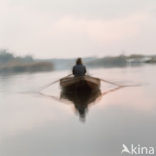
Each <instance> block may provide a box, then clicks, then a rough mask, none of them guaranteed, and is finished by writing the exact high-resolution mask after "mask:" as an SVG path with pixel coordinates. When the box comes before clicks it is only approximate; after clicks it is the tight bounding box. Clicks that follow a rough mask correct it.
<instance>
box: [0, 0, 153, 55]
mask: <svg viewBox="0 0 156 156" xmlns="http://www.w3.org/2000/svg"><path fill="white" fill-rule="evenodd" d="M155 40H156V0H74V1H73V0H56V1H53V0H0V48H1V49H4V48H6V49H9V50H10V51H12V52H14V53H15V54H17V55H26V54H33V55H34V56H35V57H38V58H48V57H78V56H82V57H84V56H95V55H96V56H105V55H117V54H121V53H122V52H124V53H125V54H130V53H143V54H156V44H155Z"/></svg>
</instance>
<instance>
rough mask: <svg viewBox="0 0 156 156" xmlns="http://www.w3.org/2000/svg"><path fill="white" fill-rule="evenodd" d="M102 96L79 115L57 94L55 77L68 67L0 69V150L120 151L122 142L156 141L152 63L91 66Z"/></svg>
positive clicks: (108, 154)
mask: <svg viewBox="0 0 156 156" xmlns="http://www.w3.org/2000/svg"><path fill="white" fill-rule="evenodd" d="M89 73H90V74H91V75H93V76H96V77H100V78H103V79H106V80H110V81H113V82H116V83H118V84H122V85H133V86H130V87H124V88H119V89H115V88H116V86H113V85H111V84H107V83H104V82H102V84H101V92H102V93H103V96H100V97H98V98H97V100H96V101H95V102H93V103H91V104H89V105H88V109H87V111H86V113H85V117H84V118H83V119H82V118H81V116H80V115H79V112H78V111H77V110H76V109H75V106H74V104H73V103H72V102H69V101H68V100H60V88H59V84H58V83H56V84H54V85H52V86H50V87H49V88H47V89H44V90H42V92H41V94H39V93H38V92H39V90H41V88H42V87H43V86H45V85H46V84H48V83H49V82H52V81H55V80H57V79H58V78H61V77H63V76H65V75H68V74H69V71H54V72H49V73H34V74H30V73H25V74H16V75H0V156H120V155H121V150H122V145H123V144H125V145H126V146H128V147H130V146H131V144H134V145H135V146H138V145H139V146H147V147H149V146H154V147H156V137H155V132H156V81H155V79H156V66H142V67H134V68H132V67H131V68H109V69H98V70H97V69H96V70H90V71H89ZM155 152H156V151H155Z"/></svg>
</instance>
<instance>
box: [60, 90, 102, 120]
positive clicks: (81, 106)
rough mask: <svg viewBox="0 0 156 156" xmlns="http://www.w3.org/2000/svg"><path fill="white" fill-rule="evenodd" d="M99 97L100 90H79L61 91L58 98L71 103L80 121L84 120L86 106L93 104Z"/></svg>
mask: <svg viewBox="0 0 156 156" xmlns="http://www.w3.org/2000/svg"><path fill="white" fill-rule="evenodd" d="M100 96H101V90H100V89H96V90H91V89H83V90H82V89H81V90H75V91H66V90H65V91H64V90H63V91H62V92H61V96H60V98H61V99H62V98H63V99H68V100H69V101H72V102H73V104H74V106H75V109H76V110H77V112H78V113H79V115H80V118H81V119H82V120H84V119H85V116H86V112H87V110H88V105H89V104H91V103H93V102H95V101H96V99H97V98H98V97H100Z"/></svg>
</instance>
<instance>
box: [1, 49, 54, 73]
mask: <svg viewBox="0 0 156 156" xmlns="http://www.w3.org/2000/svg"><path fill="white" fill-rule="evenodd" d="M53 68H54V67H53V64H52V62H47V61H42V62H41V61H37V60H35V59H34V58H33V57H32V56H30V55H27V56H24V57H19V56H15V55H13V54H12V53H10V52H9V51H8V50H5V49H4V50H0V73H2V72H40V71H52V70H53Z"/></svg>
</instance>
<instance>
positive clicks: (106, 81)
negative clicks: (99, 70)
mask: <svg viewBox="0 0 156 156" xmlns="http://www.w3.org/2000/svg"><path fill="white" fill-rule="evenodd" d="M100 80H101V81H103V82H107V83H110V84H112V85H115V86H119V87H123V85H119V84H117V83H114V82H112V81H108V80H104V79H101V78H100Z"/></svg>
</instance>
